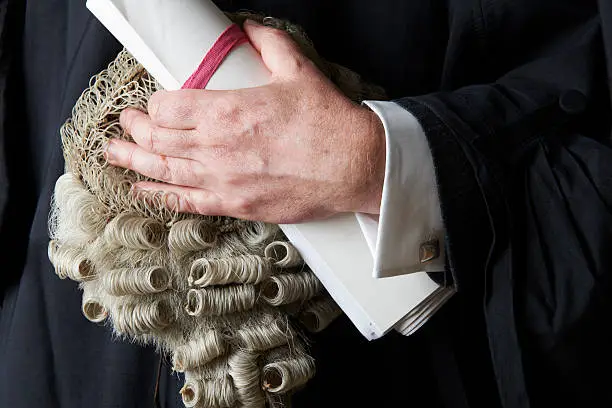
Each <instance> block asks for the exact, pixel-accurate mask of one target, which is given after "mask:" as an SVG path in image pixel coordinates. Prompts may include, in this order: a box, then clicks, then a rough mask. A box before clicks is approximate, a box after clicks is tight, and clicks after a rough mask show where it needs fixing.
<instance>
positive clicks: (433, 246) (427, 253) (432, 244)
mask: <svg viewBox="0 0 612 408" xmlns="http://www.w3.org/2000/svg"><path fill="white" fill-rule="evenodd" d="M439 256H440V243H439V242H438V240H437V239H434V240H432V241H427V242H425V243H423V244H421V247H420V248H419V260H420V262H421V263H422V264H423V263H427V262H430V261H433V260H434V259H436V258H438V257H439Z"/></svg>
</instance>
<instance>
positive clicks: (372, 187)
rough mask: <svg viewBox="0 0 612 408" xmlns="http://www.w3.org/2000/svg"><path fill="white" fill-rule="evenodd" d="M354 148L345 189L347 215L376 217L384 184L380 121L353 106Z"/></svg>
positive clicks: (384, 150) (377, 117)
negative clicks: (348, 179) (356, 214)
mask: <svg viewBox="0 0 612 408" xmlns="http://www.w3.org/2000/svg"><path fill="white" fill-rule="evenodd" d="M355 109H356V114H355V116H356V117H357V119H356V120H355V121H354V122H353V123H354V124H355V131H354V132H352V134H353V135H354V136H353V137H354V138H355V139H356V140H355V141H354V143H353V144H352V145H353V146H355V147H356V148H354V149H353V150H352V151H351V154H352V155H353V158H352V160H351V161H352V165H351V166H350V167H351V173H353V174H351V175H350V180H351V181H352V183H351V184H352V185H351V186H350V189H349V195H350V197H349V210H348V211H349V212H356V213H368V214H379V213H380V205H381V200H382V192H383V185H384V181H385V164H386V135H385V128H384V126H383V123H382V121H381V119H380V117H379V116H378V115H377V114H376V113H375V112H374V111H372V110H371V109H369V108H368V107H366V106H361V105H357V106H355Z"/></svg>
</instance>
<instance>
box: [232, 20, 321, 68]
mask: <svg viewBox="0 0 612 408" xmlns="http://www.w3.org/2000/svg"><path fill="white" fill-rule="evenodd" d="M243 27H244V31H245V33H246V34H247V36H248V37H249V40H250V41H251V44H252V45H253V47H255V49H256V50H257V51H258V52H259V53H260V54H261V57H262V59H263V61H264V63H265V64H266V66H267V67H268V69H269V70H270V71H271V72H272V73H273V74H274V75H275V76H279V77H287V76H294V75H296V74H297V73H298V72H300V71H301V70H302V68H303V67H304V66H307V65H310V64H311V62H310V60H309V59H308V58H307V57H306V56H305V55H304V54H302V52H301V51H300V48H299V46H298V45H297V44H296V42H295V41H293V39H292V38H291V36H289V34H287V33H286V32H285V31H282V30H278V29H275V28H271V27H265V26H263V25H260V24H258V23H256V22H253V21H252V20H246V21H245V23H244V26H243Z"/></svg>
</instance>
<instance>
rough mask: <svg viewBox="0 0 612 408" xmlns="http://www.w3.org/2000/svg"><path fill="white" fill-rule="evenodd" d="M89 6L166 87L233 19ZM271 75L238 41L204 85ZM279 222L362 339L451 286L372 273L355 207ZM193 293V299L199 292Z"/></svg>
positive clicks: (165, 4) (123, 1)
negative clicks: (301, 220)
mask: <svg viewBox="0 0 612 408" xmlns="http://www.w3.org/2000/svg"><path fill="white" fill-rule="evenodd" d="M87 7H88V8H89V9H90V10H91V11H92V12H93V13H94V14H95V16H96V17H97V18H98V19H99V20H100V21H101V22H102V24H104V25H105V26H106V27H107V28H108V30H109V31H110V32H111V33H112V34H113V35H114V36H115V37H116V38H117V39H118V40H119V41H120V42H121V43H122V44H123V45H124V46H125V48H126V49H127V50H128V51H129V52H130V53H131V54H132V55H133V56H134V57H135V58H136V59H137V60H138V61H139V62H140V63H141V64H142V65H143V66H144V68H145V69H146V70H147V71H148V72H149V73H150V74H151V75H152V76H153V77H154V78H155V79H156V80H157V81H158V82H159V83H160V84H161V85H162V86H163V87H164V88H165V89H168V90H174V89H179V88H181V87H182V85H183V84H184V83H185V82H186V81H187V80H188V79H189V78H190V77H191V76H192V74H193V73H194V72H196V70H198V67H199V66H200V64H201V63H202V60H203V59H204V57H205V56H206V55H207V53H208V51H209V50H210V49H211V48H212V47H213V45H214V44H215V43H216V42H217V39H218V38H219V36H220V35H221V34H222V33H224V32H225V30H226V29H227V28H228V27H229V26H230V25H231V22H230V20H229V19H228V18H227V17H226V16H225V15H224V14H223V13H222V12H221V11H220V10H219V9H218V8H217V7H216V6H215V5H214V4H213V3H212V2H211V1H209V0H172V1H169V0H146V1H143V0H88V2H87ZM269 80H270V73H269V71H268V70H267V68H266V67H265V65H264V64H263V61H262V60H261V58H260V56H259V54H258V53H257V52H256V51H255V50H254V49H253V47H252V46H251V45H250V44H249V43H244V44H242V45H240V46H238V47H237V48H235V49H234V50H233V51H232V52H231V53H230V54H229V55H227V57H226V58H225V59H224V60H223V62H222V64H221V65H220V66H219V67H218V69H217V71H215V73H214V75H213V76H212V77H211V78H210V81H209V82H208V84H207V86H206V89H218V90H219V89H239V88H248V87H255V86H260V85H264V84H266V83H268V82H269ZM280 227H281V228H282V230H283V232H284V233H285V235H286V236H287V238H288V239H289V240H290V241H291V242H292V244H293V245H294V246H295V247H296V248H297V249H298V251H299V252H300V255H301V256H302V258H303V259H304V261H305V262H306V263H307V264H308V266H309V267H310V268H311V269H312V271H313V272H314V273H315V274H316V275H317V277H318V278H319V280H320V281H321V283H322V284H323V286H324V287H325V289H327V291H328V292H329V294H330V295H331V296H332V298H333V299H334V300H335V301H336V303H337V304H338V306H340V308H341V309H342V310H343V311H344V313H346V315H347V316H348V317H349V318H350V319H351V321H352V322H353V324H354V325H355V326H356V327H357V328H358V329H359V331H360V332H361V333H362V334H363V335H364V336H365V337H366V338H367V339H370V340H372V339H376V338H378V337H381V336H383V335H384V334H385V333H387V332H388V331H389V330H392V329H396V330H398V331H400V332H402V333H403V334H406V335H407V334H410V333H413V332H414V331H415V330H416V329H418V327H420V326H421V325H422V324H423V323H424V322H425V321H426V320H427V319H428V318H429V317H430V316H431V314H432V313H433V312H434V311H435V310H436V309H437V308H438V307H439V306H440V305H441V304H442V303H443V302H444V301H445V300H446V299H447V298H448V296H449V294H450V293H451V292H452V290H451V289H449V288H444V287H442V286H440V285H438V284H436V283H435V282H434V281H433V280H432V279H430V278H429V277H428V275H427V274H426V273H423V272H416V273H412V274H409V275H403V276H397V277H393V278H385V279H377V278H375V277H374V276H373V266H374V260H373V258H372V253H371V251H370V249H369V247H368V244H367V241H366V239H365V237H364V235H363V233H362V230H361V227H360V226H359V223H358V221H357V218H356V217H355V214H342V215H338V216H336V217H332V218H329V219H326V220H322V221H316V222H308V223H304V224H291V225H281V226H280ZM202 290H203V291H205V290H204V289H202ZM196 292H197V291H196ZM196 292H193V297H194V299H196V295H198V296H201V295H202V294H203V293H204V292H202V293H200V292H197V293H196ZM198 299H199V298H198ZM194 312H196V310H194Z"/></svg>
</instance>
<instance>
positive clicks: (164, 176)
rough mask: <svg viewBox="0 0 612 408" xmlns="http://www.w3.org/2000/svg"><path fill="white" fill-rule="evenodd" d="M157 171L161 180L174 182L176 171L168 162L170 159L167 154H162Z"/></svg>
mask: <svg viewBox="0 0 612 408" xmlns="http://www.w3.org/2000/svg"><path fill="white" fill-rule="evenodd" d="M157 173H158V174H159V179H160V180H162V181H165V182H167V183H170V184H172V181H173V180H174V172H173V171H172V168H171V167H170V165H169V164H168V159H167V158H166V157H165V156H161V160H160V162H159V166H158V171H157Z"/></svg>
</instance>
